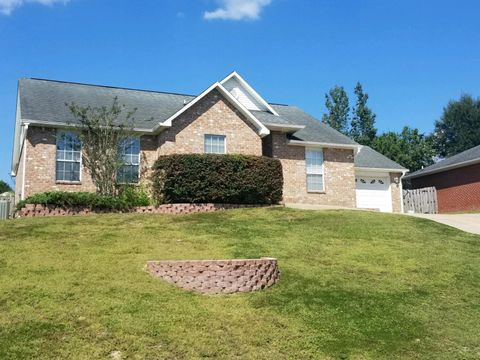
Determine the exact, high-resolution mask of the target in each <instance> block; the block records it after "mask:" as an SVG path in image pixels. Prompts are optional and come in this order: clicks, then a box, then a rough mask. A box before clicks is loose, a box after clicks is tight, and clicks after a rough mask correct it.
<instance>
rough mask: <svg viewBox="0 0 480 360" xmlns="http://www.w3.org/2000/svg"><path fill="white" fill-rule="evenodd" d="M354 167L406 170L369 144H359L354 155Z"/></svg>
mask: <svg viewBox="0 0 480 360" xmlns="http://www.w3.org/2000/svg"><path fill="white" fill-rule="evenodd" d="M355 167H356V168H360V169H361V168H366V169H379V170H380V169H382V170H394V171H400V172H404V171H407V169H406V168H404V167H403V166H402V165H400V164H397V163H396V162H395V161H393V160H391V159H389V158H388V157H386V156H385V155H382V154H381V153H379V152H378V151H375V150H373V149H372V148H371V147H370V146H363V145H362V146H360V150H359V151H358V153H357V154H356V155H355Z"/></svg>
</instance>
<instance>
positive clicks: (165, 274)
mask: <svg viewBox="0 0 480 360" xmlns="http://www.w3.org/2000/svg"><path fill="white" fill-rule="evenodd" d="M147 271H148V272H149V273H150V274H152V275H153V276H155V277H158V278H162V279H164V280H166V281H168V282H170V283H172V284H174V285H176V286H178V287H181V288H183V289H187V290H193V291H198V292H202V293H210V294H218V293H236V292H248V291H255V290H260V289H264V288H267V287H269V286H272V285H273V284H275V283H276V282H277V281H278V278H279V275H280V272H279V270H278V265H277V259H274V258H261V259H246V260H186V261H149V262H147Z"/></svg>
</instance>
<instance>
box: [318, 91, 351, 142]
mask: <svg viewBox="0 0 480 360" xmlns="http://www.w3.org/2000/svg"><path fill="white" fill-rule="evenodd" d="M325 107H326V108H327V111H328V113H326V114H323V117H322V121H323V122H324V123H325V124H327V125H329V126H330V127H332V128H334V129H336V130H338V131H340V132H341V133H343V134H348V113H349V111H350V107H349V104H348V96H347V93H346V92H345V89H344V88H343V87H342V86H334V87H333V88H332V89H330V91H329V92H328V94H325Z"/></svg>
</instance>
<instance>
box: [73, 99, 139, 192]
mask: <svg viewBox="0 0 480 360" xmlns="http://www.w3.org/2000/svg"><path fill="white" fill-rule="evenodd" d="M66 105H67V106H68V108H69V109H70V111H71V113H72V114H73V116H74V118H75V119H76V122H75V123H74V124H72V125H73V126H74V127H75V128H76V129H77V131H78V134H79V137H80V141H81V144H82V160H83V165H84V166H85V167H86V168H87V170H88V171H89V173H90V175H91V177H92V181H93V183H94V184H95V186H96V188H97V193H99V194H101V195H110V196H113V195H115V194H116V177H117V172H118V170H119V169H120V167H121V166H122V165H123V162H122V161H121V159H120V149H119V144H121V143H122V142H123V141H125V140H127V139H128V138H129V137H130V136H131V135H132V132H133V131H132V130H133V114H134V112H135V111H136V109H134V110H133V111H129V112H128V113H127V114H126V115H125V116H123V115H122V113H123V111H124V110H125V106H124V105H122V106H120V105H119V104H118V99H117V98H116V97H115V98H114V99H113V102H112V104H111V105H110V106H108V107H107V106H102V107H91V106H80V105H76V104H75V103H71V104H70V105H69V104H66Z"/></svg>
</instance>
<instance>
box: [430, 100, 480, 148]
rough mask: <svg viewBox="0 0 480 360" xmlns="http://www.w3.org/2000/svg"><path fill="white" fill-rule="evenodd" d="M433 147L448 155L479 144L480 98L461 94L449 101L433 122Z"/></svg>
mask: <svg viewBox="0 0 480 360" xmlns="http://www.w3.org/2000/svg"><path fill="white" fill-rule="evenodd" d="M434 137H435V147H436V149H437V151H438V155H440V156H441V157H446V156H447V157H448V156H452V155H455V154H458V153H460V152H462V151H465V150H467V149H470V148H472V147H474V146H477V145H480V99H478V98H477V99H474V98H473V97H472V96H470V95H462V96H461V97H460V99H459V100H457V101H450V102H449V103H448V105H447V106H446V107H445V108H444V109H443V114H442V117H441V118H440V120H437V121H436V122H435V131H434Z"/></svg>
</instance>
